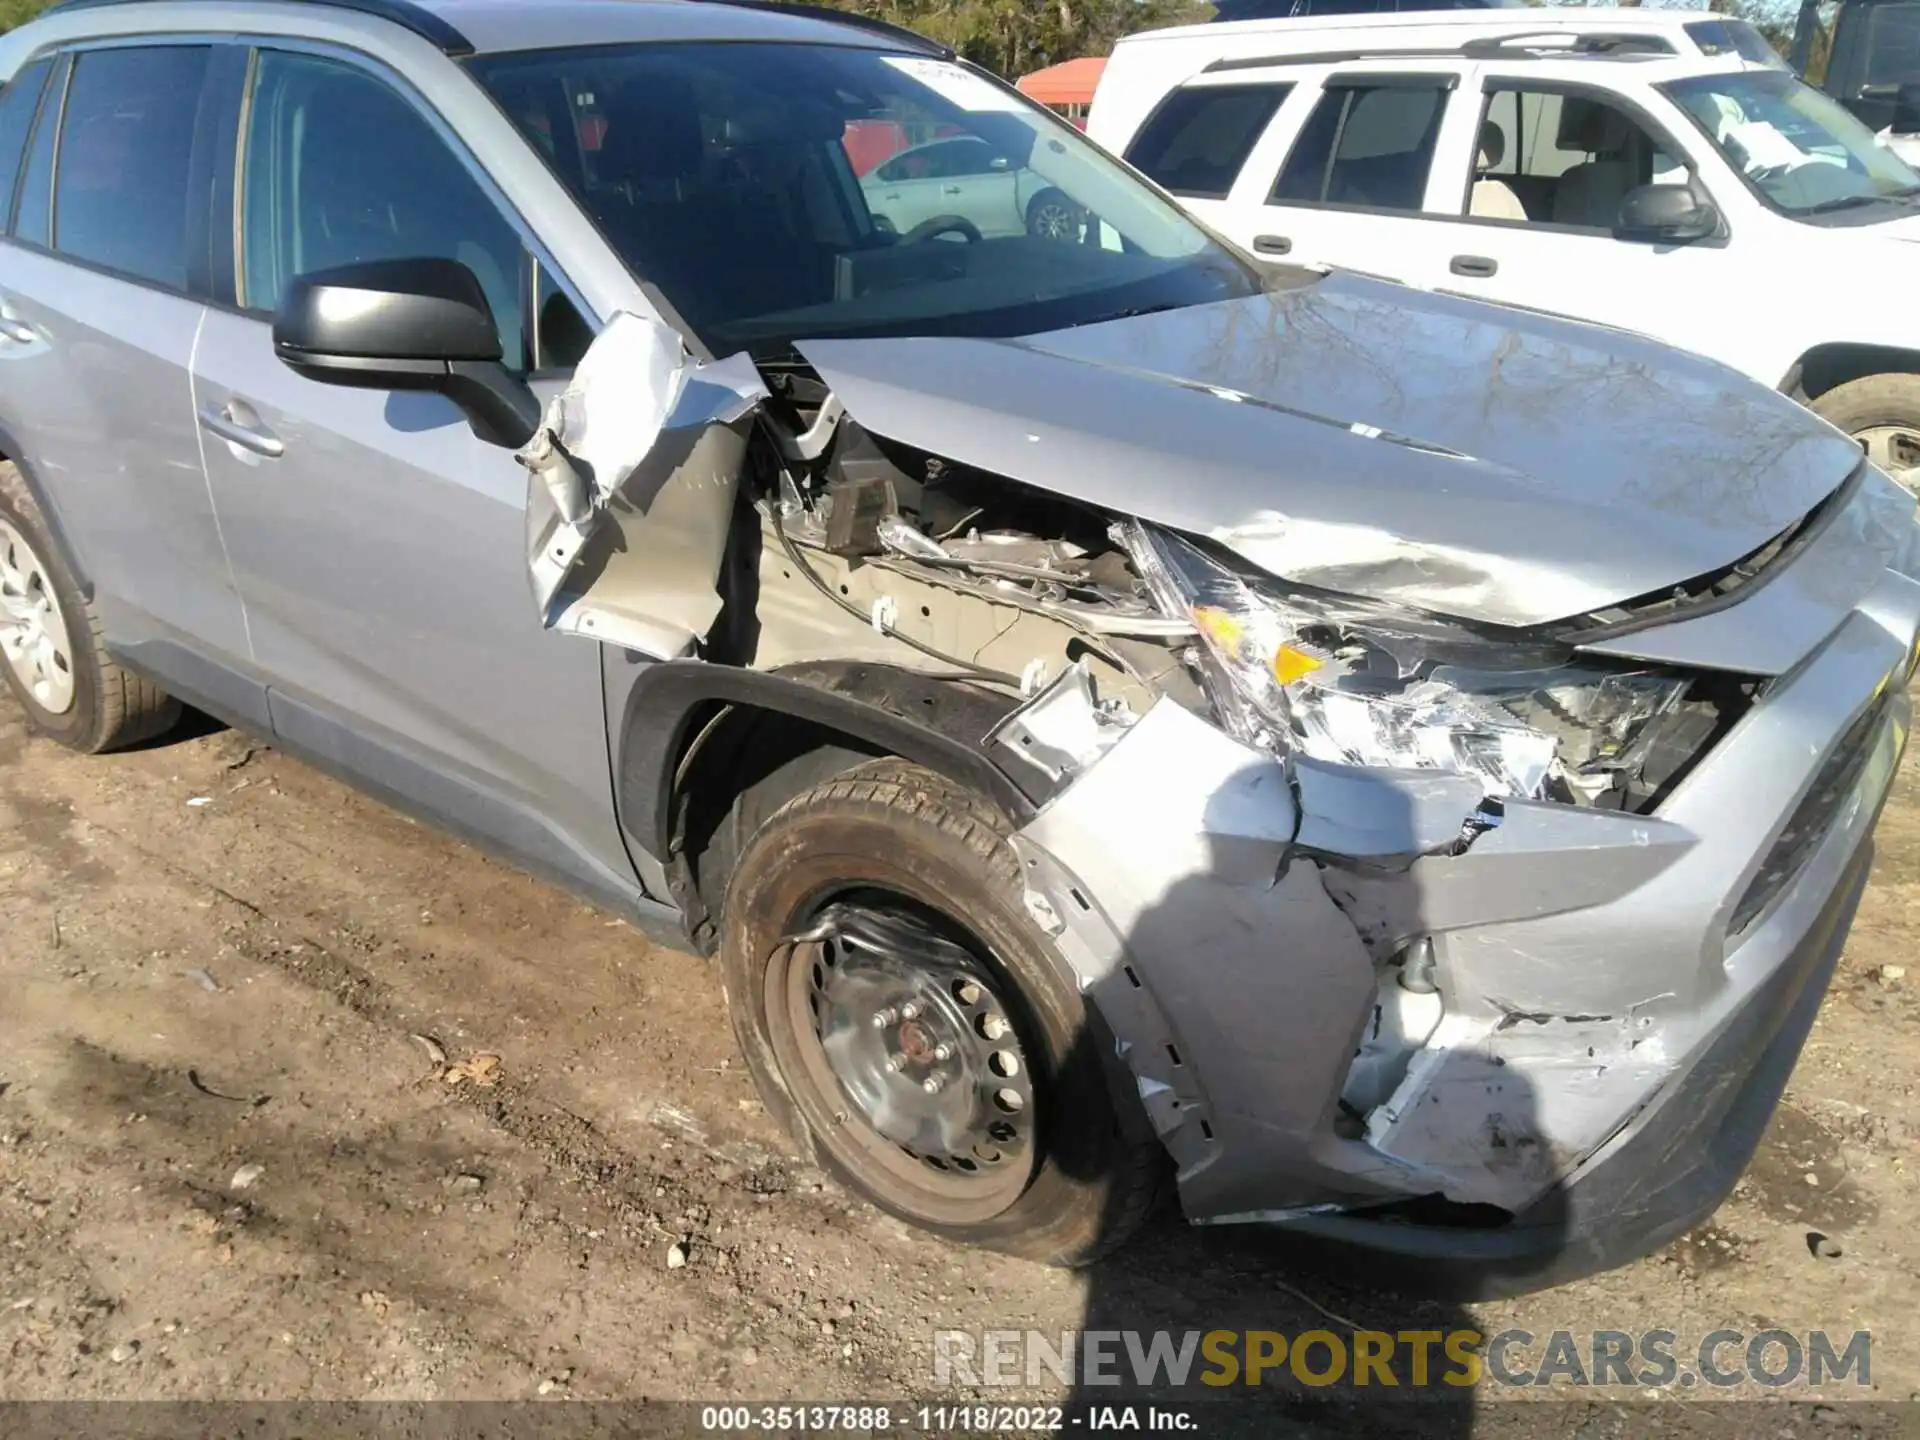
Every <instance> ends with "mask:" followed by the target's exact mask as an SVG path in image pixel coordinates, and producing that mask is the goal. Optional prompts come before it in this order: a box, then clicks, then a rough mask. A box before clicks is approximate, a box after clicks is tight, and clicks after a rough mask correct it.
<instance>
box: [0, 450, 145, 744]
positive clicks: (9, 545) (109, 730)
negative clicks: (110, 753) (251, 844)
mask: <svg viewBox="0 0 1920 1440" xmlns="http://www.w3.org/2000/svg"><path fill="white" fill-rule="evenodd" d="M0 670H4V671H5V672H6V678H7V687H8V688H9V689H10V690H12V691H13V693H14V695H15V696H17V697H18V698H19V701H20V704H21V705H22V706H23V707H24V708H25V710H26V712H27V719H28V721H29V722H30V723H31V724H32V726H33V727H34V729H36V730H38V731H40V732H41V733H43V734H45V735H47V736H49V737H51V738H52V739H54V740H57V741H59V742H60V743H61V744H62V745H65V746H66V747H67V748H68V749H70V750H79V751H82V752H84V753H86V754H97V753H99V752H100V751H102V750H111V749H113V748H115V747H116V746H121V745H131V744H133V743H135V742H137V741H140V740H146V739H150V738H151V737H153V736H155V735H158V734H160V733H161V732H163V731H165V730H166V729H167V728H168V727H170V726H171V725H172V724H173V723H174V721H175V720H177V719H178V718H179V715H180V706H179V704H178V702H176V701H175V700H173V699H172V698H170V697H169V696H168V695H166V694H165V693H164V692H163V691H161V690H159V689H157V688H156V687H155V686H153V685H150V684H149V683H147V682H146V681H145V680H142V679H141V678H140V677H139V676H137V675H132V674H129V673H128V672H127V671H125V670H122V669H121V668H120V667H119V666H118V665H117V664H115V663H114V661H113V659H112V657H111V656H109V655H108V654H107V652H106V647H105V646H104V645H103V644H102V643H101V640H100V620H99V617H98V615H96V614H95V613H94V608H93V605H92V603H91V602H90V601H88V600H87V598H86V597H85V596H84V595H83V594H81V592H80V587H79V585H78V584H77V583H76V582H75V580H74V578H73V572H72V571H70V570H69V569H68V568H67V565H66V561H65V560H64V559H63V558H62V556H61V554H60V551H59V548H58V547H57V546H56V545H55V544H54V543H53V537H52V535H51V534H50V533H49V532H48V530H47V525H46V520H45V518H44V517H43V516H42V515H41V513H40V507H39V505H38V503H36V502H35V500H34V498H33V493H32V492H31V491H30V490H28V489H27V486H26V481H25V480H23V479H22V478H21V475H20V471H19V469H18V468H17V467H16V466H14V465H12V464H11V463H8V462H0Z"/></svg>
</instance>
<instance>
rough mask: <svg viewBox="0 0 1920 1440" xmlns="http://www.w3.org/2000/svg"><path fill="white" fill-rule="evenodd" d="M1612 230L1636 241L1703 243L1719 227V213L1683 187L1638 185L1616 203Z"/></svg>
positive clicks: (1687, 188)
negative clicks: (1617, 212)
mask: <svg viewBox="0 0 1920 1440" xmlns="http://www.w3.org/2000/svg"><path fill="white" fill-rule="evenodd" d="M1614 228H1615V230H1616V231H1617V232H1618V233H1619V234H1621V235H1625V236H1628V237H1630V238H1632V239H1637V240H1671V241H1686V240H1705V239H1706V238H1707V237H1708V236H1710V235H1712V234H1713V233H1714V231H1716V230H1718V229H1719V228H1720V212H1719V211H1717V210H1715V209H1714V208H1713V206H1712V204H1711V203H1709V202H1708V201H1706V200H1703V199H1701V198H1700V197H1699V196H1698V195H1696V194H1694V192H1693V189H1692V187H1691V186H1687V185H1640V186H1636V187H1635V188H1634V189H1632V190H1629V191H1628V192H1627V193H1626V196H1625V198H1624V199H1622V200H1621V202H1620V214H1619V217H1618V219H1617V220H1616V221H1615V222H1614Z"/></svg>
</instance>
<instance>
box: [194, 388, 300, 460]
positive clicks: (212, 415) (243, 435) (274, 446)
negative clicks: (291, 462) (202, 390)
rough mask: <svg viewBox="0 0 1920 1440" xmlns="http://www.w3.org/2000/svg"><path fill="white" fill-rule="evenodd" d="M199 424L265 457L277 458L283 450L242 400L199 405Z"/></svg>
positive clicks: (275, 438)
mask: <svg viewBox="0 0 1920 1440" xmlns="http://www.w3.org/2000/svg"><path fill="white" fill-rule="evenodd" d="M200 425H201V427H202V428H203V429H205V430H206V431H207V432H208V433H209V434H213V435H218V436H219V437H220V438H221V439H222V440H225V441H227V442H229V443H230V444H234V445H238V446H239V447H240V448H241V449H242V450H251V451H252V452H253V453H254V454H256V455H264V456H266V457H267V459H269V460H278V459H279V458H280V457H281V456H282V455H284V454H286V453H287V447H286V444H285V442H283V441H282V440H281V439H280V437H279V436H278V435H276V434H274V433H273V432H272V431H271V430H269V429H267V427H266V426H264V425H262V424H261V423H260V420H259V417H258V416H256V415H255V414H254V413H253V408H252V407H251V406H249V405H248V404H247V403H246V402H245V401H244V400H231V401H228V402H227V403H226V404H225V405H203V406H201V407H200Z"/></svg>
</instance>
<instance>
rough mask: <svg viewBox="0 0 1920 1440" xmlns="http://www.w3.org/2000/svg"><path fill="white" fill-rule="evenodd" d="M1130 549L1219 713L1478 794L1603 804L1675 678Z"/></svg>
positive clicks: (1672, 699)
mask: <svg viewBox="0 0 1920 1440" xmlns="http://www.w3.org/2000/svg"><path fill="white" fill-rule="evenodd" d="M1128 541H1129V549H1130V550H1131V551H1132V554H1133V559H1134V563H1135V565H1136V566H1138V568H1139V570H1140V572H1141V574H1142V576H1143V577H1144V578H1145V580H1146V582H1147V584H1148V586H1149V587H1150V588H1151V590H1152V591H1153V593H1154V595H1155V598H1156V599H1157V600H1158V601H1159V603H1160V605H1161V606H1162V608H1163V609H1165V610H1166V611H1167V612H1168V613H1169V614H1173V615H1181V616H1184V617H1186V618H1188V619H1191V620H1192V621H1193V624H1194V627H1195V629H1196V630H1197V631H1198V632H1199V635H1200V642H1201V655H1200V659H1201V661H1202V665H1203V667H1204V668H1205V669H1206V670H1207V672H1208V674H1209V678H1210V679H1211V680H1212V682H1213V685H1212V688H1213V690H1214V698H1215V702H1216V704H1217V705H1218V707H1219V709H1220V710H1221V712H1222V719H1223V721H1224V722H1225V723H1226V725H1227V727H1228V728H1229V729H1230V730H1232V731H1233V732H1234V733H1235V734H1237V735H1238V736H1239V737H1240V738H1242V739H1244V740H1247V741H1249V742H1251V743H1254V744H1260V745H1264V746H1268V747H1270V748H1274V749H1279V750H1294V751H1298V752H1300V753H1302V754H1306V755H1311V756H1313V757H1315V758H1316V759H1321V760H1329V761H1334V762H1336V763H1339V764H1345V765H1371V766H1382V767H1389V768H1394V769H1415V770H1451V771H1457V772H1459V773H1462V774H1466V775H1472V776H1475V777H1477V778H1478V779H1479V780H1480V782H1481V784H1482V785H1483V786H1484V787H1485V789H1486V793H1487V794H1489V795H1499V796H1509V797H1513V798H1518V799H1557V800H1569V801H1576V802H1581V803H1589V804H1591V803H1596V802H1601V803H1604V800H1603V797H1605V796H1606V795H1607V794H1608V792H1610V791H1615V790H1617V789H1620V788H1622V787H1623V786H1624V784H1625V782H1626V779H1627V777H1630V776H1631V775H1632V774H1633V773H1634V772H1635V771H1636V770H1637V768H1638V766H1639V764H1640V762H1641V760H1642V759H1643V758H1644V755H1643V753H1642V751H1643V746H1644V742H1645V740H1646V739H1647V737H1648V735H1649V733H1650V730H1651V728H1652V722H1654V721H1655V720H1657V719H1658V718H1659V717H1661V716H1663V715H1665V714H1667V713H1668V712H1669V711H1670V710H1672V709H1673V708H1674V707H1675V706H1677V705H1678V704H1679V703H1680V701H1681V699H1682V697H1683V696H1684V695H1685V693H1686V688H1687V682H1686V680H1685V679H1677V678H1673V677H1670V676H1664V675H1654V674H1644V673H1622V672H1616V671H1607V670H1598V669H1593V668H1590V667H1583V666H1580V665H1576V664H1571V663H1568V652H1566V651H1565V650H1563V649H1560V648H1558V647H1535V648H1533V649H1531V650H1529V649H1527V648H1526V647H1525V646H1524V645H1523V644H1520V643H1514V642H1508V641H1503V640H1501V639H1498V638H1489V637H1487V636H1484V635H1481V634H1477V633H1475V632H1473V631H1471V630H1468V629H1466V628H1465V627H1462V626H1456V625H1453V624H1450V623H1449V622H1447V621H1444V620H1439V619H1436V618H1434V617H1431V616H1423V615H1409V614H1405V613H1401V612H1397V611H1395V610H1393V609H1391V608H1390V607H1386V606H1380V605H1375V604H1372V603H1370V602H1366V601H1361V600H1350V599H1345V598H1337V597H1323V596H1308V595H1303V594H1299V593H1287V592H1282V591H1281V590H1280V589H1279V588H1278V587H1277V586H1273V587H1269V586H1265V585H1260V586H1258V587H1256V585H1254V584H1250V583H1248V582H1247V581H1245V580H1242V579H1241V578H1240V576H1239V575H1238V574H1236V573H1235V572H1234V571H1232V570H1230V569H1228V568H1227V567H1226V566H1224V565H1222V564H1220V563H1219V562H1218V561H1216V560H1214V559H1213V558H1212V557H1210V556H1209V555H1207V554H1206V553H1204V552H1203V551H1201V550H1200V549H1198V548H1197V547H1195V546H1193V545H1191V544H1189V543H1187V542H1186V541H1184V540H1181V539H1179V538H1177V537H1175V536H1173V535H1170V534H1168V533H1167V532H1165V531H1162V530H1157V529H1154V528H1153V527H1151V526H1147V525H1135V526H1133V527H1131V529H1130V533H1129V535H1128Z"/></svg>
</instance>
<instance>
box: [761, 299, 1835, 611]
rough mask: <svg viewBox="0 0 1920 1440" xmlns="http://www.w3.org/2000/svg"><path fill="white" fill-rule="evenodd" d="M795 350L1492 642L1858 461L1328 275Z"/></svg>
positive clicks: (1729, 396) (948, 446) (1727, 541)
mask: <svg viewBox="0 0 1920 1440" xmlns="http://www.w3.org/2000/svg"><path fill="white" fill-rule="evenodd" d="M799 349H800V351H801V353H802V354H803V355H804V356H805V358H806V359H807V361H808V362H809V363H810V364H812V365H813V367H814V368H815V369H816V370H817V371H818V372H819V374H820V376H821V378H822V379H823V380H824V381H825V382H826V383H827V385H828V386H830V387H831V388H832V390H833V392H834V394H835V395H836V396H837V397H838V398H839V400H840V401H841V403H842V404H844V405H845V406H846V408H847V411H848V413H849V414H851V415H852V416H853V417H854V418H855V419H856V420H858V421H859V422H860V423H861V424H862V425H863V426H865V427H866V428H867V429H868V430H870V431H873V432H874V433H876V434H879V435H882V436H885V437H888V438H891V439H894V440H897V441H900V442H903V443H905V444H909V445H913V446H916V447H919V448H921V449H924V450H929V451H932V452H935V453H937V454H939V455H942V456H944V457H947V458H948V459H951V460H955V461H958V462H960V463H962V464H966V465H971V466H975V467H978V468H980V469H983V470H988V471H992V472H995V473H997V474H1000V475H1004V476H1007V477H1009V478H1011V479H1016V480H1020V481H1023V482H1025V483H1028V484H1031V485H1035V486H1038V487H1041V488H1044V489H1047V490H1052V491H1055V492H1057V493H1059V494H1062V495H1066V496H1070V497H1073V498H1075V499H1078V500H1081V501H1085V502H1088V503H1091V504H1094V505H1099V506H1102V507H1105V508H1107V509H1110V510H1113V511H1118V512H1121V513H1124V514H1131V515H1136V516H1139V517H1141V518H1142V519H1146V520H1151V521H1154V522H1157V523H1159V524H1162V525H1167V526H1170V527H1172V528H1174V529H1177V530H1183V531H1186V532H1188V533H1191V534H1196V535H1211V536H1214V537H1215V538H1217V539H1218V540H1220V541H1221V542H1223V543H1224V544H1226V545H1228V546H1230V547H1231V548H1233V549H1234V550H1236V551H1237V552H1239V553H1240V554H1241V555H1242V556H1244V557H1245V558H1246V559H1247V560H1249V561H1250V562H1252V563H1253V564H1255V565H1257V566H1259V567H1261V568H1263V569H1265V570H1267V571H1268V572H1269V573H1272V574H1274V575H1277V576H1280V577H1282V578H1285V579H1290V580H1294V581H1297V582H1299V583H1301V584H1310V585H1317V586H1323V587H1325V588H1328V589H1333V590H1339V591H1344V592H1347V593H1352V594H1359V595H1366V596H1370V597H1373V598H1376V599H1381V600H1389V601H1395V602H1399V603H1403V604H1409V605H1417V606H1421V607H1423V608H1426V609H1431V610H1435V611H1439V612H1441V613H1445V614H1451V615H1456V616H1461V617H1464V618H1469V619H1478V620H1484V621H1489V622H1493V623H1499V624H1508V625H1531V624H1539V623H1543V622H1546V621H1550V620H1557V619H1561V618H1565V617H1568V616H1573V615H1578V614H1584V613H1586V612H1589V611H1594V610H1599V609H1603V608H1605V607H1607V606H1609V605H1613V604H1617V603H1619V602H1621V601H1624V600H1629V599H1633V598H1635V597H1637V596H1642V595H1646V594H1649V593H1652V592H1656V591H1660V590H1663V589H1665V588H1666V587H1668V586H1671V585H1675V584H1678V583H1680V582H1682V581H1686V580H1690V579H1693V578H1695V577H1698V576H1701V575H1704V574H1707V573H1709V572H1711V571H1714V570H1717V569H1719V568H1721V567H1722V566H1725V565H1728V564H1730V563H1732V562H1733V561H1735V560H1738V559H1739V558H1741V557H1742V556H1744V555H1746V554H1748V553H1750V552H1752V551H1754V550H1756V549H1759V548H1760V547H1761V546H1762V545H1764V544H1766V542H1767V541H1768V540H1770V539H1771V538H1773V537H1774V536H1776V535H1778V534H1779V533H1780V532H1781V531H1783V530H1785V529H1786V528H1787V527H1788V526H1790V525H1791V524H1793V522H1794V521H1795V520H1797V519H1799V518H1800V517H1801V516H1803V515H1805V514H1806V512H1807V511H1808V510H1810V509H1811V508H1812V507H1813V506H1814V505H1815V504H1816V503H1818V502H1819V501H1820V500H1821V499H1822V498H1824V497H1825V496H1826V495H1828V494H1829V493H1831V492H1832V491H1833V490H1835V489H1836V488H1837V487H1838V486H1839V485H1840V483H1841V482H1842V481H1843V480H1845V479H1846V477H1847V476H1848V475H1849V474H1850V473H1851V472H1852V471H1853V470H1854V469H1855V468H1856V467H1857V466H1858V465H1859V463H1860V452H1859V449H1858V448H1857V447H1856V446H1855V445H1854V444H1853V443H1852V442H1851V441H1849V440H1848V439H1847V438H1846V437H1845V436H1843V435H1841V434H1840V433H1839V432H1838V431H1836V430H1834V429H1833V428H1832V427H1830V426H1828V425H1827V424H1826V423H1825V422H1823V421H1821V420H1818V419H1816V418H1815V417H1814V416H1812V415H1811V414H1809V413H1808V412H1807V411H1805V410H1804V409H1802V408H1801V407H1800V406H1798V405H1796V404H1794V403H1793V402H1792V401H1790V400H1788V399H1786V398H1785V397H1784V396H1781V395H1777V394H1775V393H1773V392H1772V391H1769V390H1766V389H1764V388H1762V387H1761V386H1759V385H1756V384H1755V383H1753V382H1752V381H1750V380H1747V379H1745V378H1744V377H1742V376H1740V375H1739V374H1737V373H1736V372H1734V371H1732V370H1730V369H1727V368H1726V367H1724V366H1721V365H1719V364H1716V363H1714V362H1712V361H1708V360H1705V359H1702V358H1700V357H1698V356H1695V355H1691V354H1688V353H1686V352H1683V351H1678V350H1672V349H1669V348H1667V347H1666V346H1663V345H1660V344H1658V343H1656V342H1654V341H1652V340H1648V339H1645V338H1643V337H1641V336H1638V335H1634V334H1631V333H1628V332H1625V331H1618V330H1611V329H1607V328H1605V327H1601V326H1593V325H1584V324H1580V323H1577V322H1574V321H1567V320H1560V319H1557V318H1554V317H1550V316H1545V315H1537V314H1534V313H1533V312H1530V311H1523V310H1513V309H1508V308H1505V307H1501V306H1494V305H1487V304H1481V303H1478V302H1475V301H1470V300H1462V299H1457V298H1454V297H1451V296H1445V295H1436V294H1432V293H1430V292H1426V291H1421V290H1415V289H1409V288H1405V287H1402V286H1399V285H1393V284H1390V283H1387V282H1384V281H1377V280H1372V279H1369V278H1367V277H1364V276H1359V275H1353V274H1346V273H1335V274H1333V275H1331V276H1328V277H1326V278H1325V279H1323V280H1319V281H1317V282H1312V283H1307V284H1303V285H1301V286H1299V287H1297V288H1294V289H1290V290H1282V291H1276V292H1274V293H1268V294H1262V295H1258V296H1253V297H1249V298H1247V299H1244V300H1235V301H1228V302H1223V303H1220V304H1216V305H1208V306H1200V307H1195V308H1191V309H1184V310H1174V311H1167V312H1162V313H1157V314H1148V315H1140V316H1132V317H1128V318H1125V319H1120V320H1113V321H1108V322H1106V323H1103V324H1098V325H1086V326H1081V327H1079V328H1076V329H1071V330H1061V331H1054V332H1050V333H1047V334H1041V335H1033V336H1026V337H1022V338H1019V339H1009V340H978V339H940V338H912V339H868V340H811V341H805V342H802V343H801V344H800V346H799Z"/></svg>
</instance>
